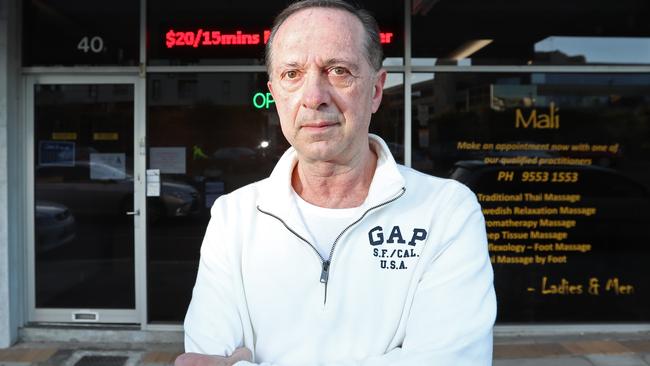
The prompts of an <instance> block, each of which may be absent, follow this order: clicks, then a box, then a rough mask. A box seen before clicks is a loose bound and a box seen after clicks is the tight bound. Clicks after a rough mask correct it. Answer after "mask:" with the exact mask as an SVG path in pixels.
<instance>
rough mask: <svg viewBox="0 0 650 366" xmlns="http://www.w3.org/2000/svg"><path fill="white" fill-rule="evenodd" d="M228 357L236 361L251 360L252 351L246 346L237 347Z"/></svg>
mask: <svg viewBox="0 0 650 366" xmlns="http://www.w3.org/2000/svg"><path fill="white" fill-rule="evenodd" d="M230 357H231V358H232V359H233V360H237V361H253V353H252V352H251V351H250V350H249V349H248V348H246V347H240V348H237V349H236V350H235V352H233V353H232V355H231V356H230Z"/></svg>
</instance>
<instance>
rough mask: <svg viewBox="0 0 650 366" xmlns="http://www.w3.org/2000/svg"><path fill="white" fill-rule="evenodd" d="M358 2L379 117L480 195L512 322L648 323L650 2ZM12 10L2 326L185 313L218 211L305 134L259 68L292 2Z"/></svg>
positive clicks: (396, 149)
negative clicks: (373, 55)
mask: <svg viewBox="0 0 650 366" xmlns="http://www.w3.org/2000/svg"><path fill="white" fill-rule="evenodd" d="M362 3H366V8H368V9H369V10H371V11H372V12H373V13H374V14H375V16H376V17H377V19H378V21H379V24H380V29H381V41H382V44H383V45H384V52H385V56H386V59H385V62H384V66H385V68H386V69H387V70H388V72H389V75H388V79H387V83H386V86H385V90H384V99H383V102H382V106H381V107H380V110H379V111H378V112H377V113H376V115H375V116H374V118H373V121H372V124H371V132H373V133H376V134H379V135H380V136H382V137H383V138H384V139H385V140H386V141H387V142H388V143H389V146H390V147H391V149H392V150H393V154H394V156H395V158H396V159H397V160H398V161H400V162H402V163H403V164H405V165H408V166H411V167H413V168H415V169H417V170H420V171H422V172H425V173H429V174H433V175H438V176H443V177H450V178H453V179H457V180H459V181H461V182H463V183H465V184H467V185H468V186H469V187H470V188H472V189H473V190H474V191H475V192H476V194H477V196H478V199H479V201H480V202H481V204H482V206H483V209H484V215H485V218H486V225H487V231H488V237H489V240H488V241H489V249H490V254H491V258H492V262H493V266H494V269H495V274H496V279H495V284H496V289H497V296H498V299H499V315H498V323H499V324H529V325H542V324H549V323H555V324H556V323H564V324H569V323H572V324H574V323H578V324H606V323H609V324H622V323H634V324H644V323H648V322H649V321H650V310H649V309H650V269H648V268H650V267H649V266H648V265H647V264H644V263H646V262H648V260H649V259H650V249H648V248H649V246H650V231H648V229H647V228H648V227H649V226H650V22H648V21H647V19H649V18H650V3H648V2H646V1H638V0H621V1H618V2H615V3H612V2H606V1H601V0H598V1H593V0H592V1H582V0H578V1H571V2H566V1H560V0H550V1H544V2H541V1H539V2H530V1H528V2H520V1H511V0H508V1H480V0H453V1H452V0H443V1H440V0H413V1H408V0H407V3H404V2H402V1H392V2H372V1H365V2H362ZM0 4H2V6H1V7H0V10H3V12H4V14H3V12H0V25H2V27H4V28H5V29H2V30H0V33H4V35H3V37H5V40H4V42H5V43H4V44H3V43H0V53H2V52H4V55H3V60H4V61H3V62H4V63H0V66H2V72H3V73H4V75H12V70H14V71H16V74H15V77H8V78H6V79H4V78H0V81H1V82H2V83H3V85H1V86H2V87H3V89H2V90H5V92H4V93H5V94H4V95H2V92H0V98H4V100H5V103H6V104H7V108H6V110H7V113H6V116H7V117H6V125H4V126H3V125H2V123H0V128H3V129H4V130H5V131H3V132H5V136H6V139H7V143H6V146H5V147H4V149H5V150H4V151H5V152H6V154H7V159H6V164H5V165H0V169H4V172H3V173H6V174H4V175H5V176H6V177H7V179H6V180H5V183H4V185H0V187H4V189H5V192H7V201H6V202H5V203H4V207H3V208H2V209H3V211H1V212H2V213H3V214H2V215H4V216H5V218H4V221H3V222H5V223H6V225H7V228H8V229H7V230H5V231H2V230H0V233H2V235H3V236H2V237H0V249H3V248H4V249H3V251H2V252H0V259H2V258H4V260H5V261H6V263H7V269H8V270H7V271H6V273H7V276H5V277H6V278H5V277H3V276H1V275H0V281H4V282H3V284H2V286H0V291H5V292H4V293H3V294H1V293H0V297H3V296H4V294H7V295H8V296H7V299H9V298H11V299H13V300H11V301H7V302H5V303H3V304H5V305H4V306H6V307H7V309H8V311H7V312H6V314H9V319H8V320H6V321H5V323H3V324H0V328H2V327H9V328H11V330H10V331H11V332H12V334H15V328H17V327H20V326H22V325H24V324H30V323H56V324H61V323H64V324H88V323H99V324H104V323H106V324H112V323H118V324H136V325H139V326H140V327H141V328H142V329H145V330H147V329H177V330H178V329H180V324H181V321H182V319H183V316H184V312H185V309H186V307H187V304H188V302H189V299H190V296H191V290H192V285H193V282H194V278H195V275H196V269H197V266H198V258H199V248H200V245H201V240H202V236H203V233H204V230H205V227H206V224H207V222H208V219H209V208H210V206H211V204H212V203H213V202H214V200H215V199H216V198H217V197H219V196H220V195H222V194H226V193H229V192H231V191H233V190H235V189H237V188H239V187H241V186H243V185H245V184H248V183H250V182H253V181H255V180H258V179H261V178H263V177H265V176H267V175H268V174H269V172H270V171H271V169H272V167H273V165H274V163H275V161H277V159H278V158H279V156H280V155H281V154H282V152H283V151H284V150H285V149H286V147H287V146H288V145H287V142H286V141H285V140H284V138H283V136H282V134H281V131H280V129H279V121H278V118H277V115H276V113H275V107H274V102H273V100H272V98H271V96H270V94H269V93H268V90H267V89H266V81H267V76H266V72H265V71H266V70H265V66H264V62H263V52H264V45H265V43H266V41H267V39H268V34H269V29H270V26H271V21H272V18H273V15H274V14H277V13H278V12H279V11H280V10H281V9H282V8H283V7H284V4H285V2H284V1H271V2H269V1H265V2H263V1H241V2H230V1H228V2H214V1H206V0H189V1H183V2H178V1H168V0H164V1H149V2H146V1H145V0H141V1H140V2H136V1H131V0H116V1H111V2H96V1H95V2H83V1H77V0H66V1H45V0H29V1H28V0H25V1H20V2H18V1H16V2H12V1H4V2H0ZM405 9H407V11H405ZM12 29H13V30H15V32H13V31H12V32H10V30H12ZM14 34H15V36H14ZM2 47H4V49H3V48H2ZM0 105H2V103H0ZM0 122H2V121H1V120H0ZM0 202H1V201H0ZM2 215H0V216H2ZM3 240H4V242H3ZM3 256H4V257H3ZM23 285H24V286H23ZM3 289H5V290H3ZM2 306H3V305H0V309H1V307H2ZM2 319H3V318H2V317H0V321H1V320H2Z"/></svg>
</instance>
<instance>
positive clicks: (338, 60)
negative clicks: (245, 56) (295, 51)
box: [278, 58, 359, 72]
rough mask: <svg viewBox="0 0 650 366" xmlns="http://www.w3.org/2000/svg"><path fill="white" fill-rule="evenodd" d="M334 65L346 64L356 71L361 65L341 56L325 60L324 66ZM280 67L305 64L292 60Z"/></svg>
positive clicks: (297, 66) (298, 66) (292, 67)
mask: <svg viewBox="0 0 650 366" xmlns="http://www.w3.org/2000/svg"><path fill="white" fill-rule="evenodd" d="M332 65H344V66H345V67H347V68H348V69H350V71H354V72H357V71H359V66H358V65H357V64H356V63H355V62H352V61H348V60H345V59H341V58H329V59H327V60H326V61H325V62H324V64H323V67H330V66H332ZM278 67H279V68H281V69H286V68H291V69H296V68H301V67H303V65H302V64H301V63H299V62H296V61H291V62H284V63H282V64H280V65H278Z"/></svg>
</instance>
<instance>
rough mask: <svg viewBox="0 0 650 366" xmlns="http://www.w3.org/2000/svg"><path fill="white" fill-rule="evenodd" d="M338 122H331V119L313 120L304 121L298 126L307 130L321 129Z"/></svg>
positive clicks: (336, 124)
mask: <svg viewBox="0 0 650 366" xmlns="http://www.w3.org/2000/svg"><path fill="white" fill-rule="evenodd" d="M338 125H339V123H338V122H332V121H315V122H307V123H304V124H302V125H301V126H300V128H302V129H305V130H308V131H323V130H326V129H328V128H331V127H335V126H338Z"/></svg>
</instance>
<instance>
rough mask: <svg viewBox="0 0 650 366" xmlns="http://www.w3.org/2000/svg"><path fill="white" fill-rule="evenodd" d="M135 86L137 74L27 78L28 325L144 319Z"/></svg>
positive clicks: (123, 321) (119, 321)
mask: <svg viewBox="0 0 650 366" xmlns="http://www.w3.org/2000/svg"><path fill="white" fill-rule="evenodd" d="M137 86H138V78H137V77H115V76H110V77H106V76H98V77H88V76H77V75H69V76H49V77H43V76H36V77H31V78H30V79H29V80H28V83H27V88H26V89H27V99H26V100H27V110H26V112H27V121H28V123H29V124H31V126H29V128H28V131H31V133H32V137H31V138H30V139H29V140H30V141H31V142H32V146H31V147H30V148H29V151H28V154H31V157H30V158H29V160H31V161H32V162H33V165H32V167H31V169H30V170H31V171H30V174H29V176H30V181H31V182H32V187H33V191H32V192H33V194H32V195H31V197H30V198H32V200H30V201H31V204H30V208H31V209H32V210H33V211H32V212H31V213H30V214H29V216H30V220H29V221H30V223H31V225H30V226H31V227H30V229H29V234H30V235H31V238H30V239H31V240H30V243H31V246H30V250H29V258H30V267H31V268H30V281H29V282H30V296H29V300H30V320H32V321H44V322H49V321H53V322H99V323H140V322H141V321H142V320H141V317H140V316H139V313H138V311H137V310H138V309H139V308H140V306H139V304H138V303H139V302H140V301H139V298H140V296H138V291H137V290H138V289H137V288H136V287H138V286H136V284H137V281H136V278H137V277H138V275H137V273H136V268H137V267H138V266H136V263H137V260H136V253H138V250H137V247H138V245H143V244H139V243H138V240H136V238H137V237H138V235H137V234H138V232H137V231H138V228H139V227H140V226H143V225H140V220H142V219H143V218H142V217H143V212H142V211H143V210H142V207H141V205H139V204H138V203H137V202H138V199H139V196H140V194H139V193H140V191H141V186H142V184H141V182H142V180H143V178H142V175H141V174H140V170H141V169H139V168H140V166H141V163H140V162H139V159H140V155H139V154H138V153H139V150H138V149H137V146H138V142H139V141H140V140H141V139H143V136H138V133H137V131H138V128H137V126H138V123H137V118H136V116H137V108H136V105H138V103H136V100H138V99H139V98H138V91H137V90H139V89H137ZM142 159H144V157H142ZM139 270H142V271H143V269H139Z"/></svg>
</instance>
